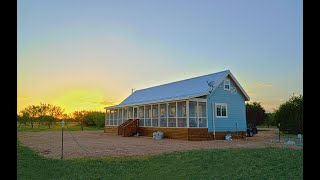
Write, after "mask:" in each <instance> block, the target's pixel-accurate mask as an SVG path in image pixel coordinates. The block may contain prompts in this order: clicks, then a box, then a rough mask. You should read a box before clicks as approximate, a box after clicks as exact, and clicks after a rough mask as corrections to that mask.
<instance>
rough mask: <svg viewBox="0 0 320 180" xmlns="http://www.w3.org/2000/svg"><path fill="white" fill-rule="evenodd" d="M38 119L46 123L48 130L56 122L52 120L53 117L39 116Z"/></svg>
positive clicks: (54, 119)
mask: <svg viewBox="0 0 320 180" xmlns="http://www.w3.org/2000/svg"><path fill="white" fill-rule="evenodd" d="M39 118H40V119H41V120H42V122H46V124H47V125H48V127H49V129H50V128H51V125H52V123H53V122H55V121H57V119H56V118H54V117H53V116H48V115H44V116H40V117H39Z"/></svg>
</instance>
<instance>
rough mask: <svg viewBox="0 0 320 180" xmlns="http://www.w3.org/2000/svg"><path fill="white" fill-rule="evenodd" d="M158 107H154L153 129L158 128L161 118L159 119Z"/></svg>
mask: <svg viewBox="0 0 320 180" xmlns="http://www.w3.org/2000/svg"><path fill="white" fill-rule="evenodd" d="M158 115H159V114H158V105H152V127H158V124H159V118H158Z"/></svg>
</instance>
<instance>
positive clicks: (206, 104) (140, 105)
mask: <svg viewBox="0 0 320 180" xmlns="http://www.w3.org/2000/svg"><path fill="white" fill-rule="evenodd" d="M249 100H250V98H249V96H248V94H247V93H246V92H245V91H244V89H243V88H242V87H241V85H240V84H239V82H238V81H237V80H236V78H235V77H234V76H233V75H232V73H231V72H230V71H229V70H226V71H221V72H217V73H213V74H208V75H204V76H199V77H194V78H190V79H185V80H181V81H177V82H172V83H168V84H163V85H159V86H155V87H150V88H146V89H141V90H137V91H134V92H133V93H132V94H131V95H130V96H129V97H127V98H126V99H125V100H124V101H122V102H121V103H120V104H118V105H116V106H109V107H105V109H106V121H105V132H106V133H115V134H119V135H123V136H131V135H133V134H135V133H137V132H138V133H139V135H140V136H152V135H153V132H156V131H162V132H164V134H165V137H166V138H173V139H183V140H211V139H224V138H225V135H227V134H231V135H232V136H233V138H245V137H246V129H247V125H246V107H245V101H249ZM128 128H129V129H128ZM125 134H126V135H125Z"/></svg>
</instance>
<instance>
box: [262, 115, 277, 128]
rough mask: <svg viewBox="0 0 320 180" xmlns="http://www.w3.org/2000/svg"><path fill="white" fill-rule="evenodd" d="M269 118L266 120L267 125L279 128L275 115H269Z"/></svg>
mask: <svg viewBox="0 0 320 180" xmlns="http://www.w3.org/2000/svg"><path fill="white" fill-rule="evenodd" d="M266 115H267V117H266V119H265V125H267V126H268V127H269V126H277V121H276V119H275V117H274V116H275V113H267V114H266Z"/></svg>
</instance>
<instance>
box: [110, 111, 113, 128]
mask: <svg viewBox="0 0 320 180" xmlns="http://www.w3.org/2000/svg"><path fill="white" fill-rule="evenodd" d="M113 114H114V110H113V109H111V110H110V125H111V126H113Z"/></svg>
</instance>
